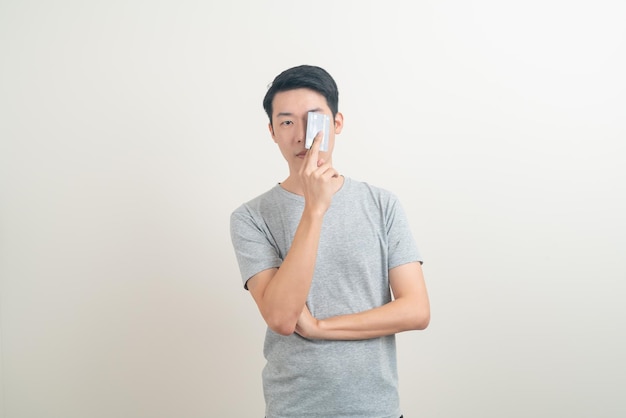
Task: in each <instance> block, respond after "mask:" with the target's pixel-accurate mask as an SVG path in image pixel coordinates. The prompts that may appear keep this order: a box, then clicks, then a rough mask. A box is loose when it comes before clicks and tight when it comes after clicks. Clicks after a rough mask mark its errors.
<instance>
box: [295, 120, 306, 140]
mask: <svg viewBox="0 0 626 418" xmlns="http://www.w3.org/2000/svg"><path fill="white" fill-rule="evenodd" d="M296 135H297V137H296V139H297V140H298V143H300V142H304V141H305V139H306V120H305V121H304V122H302V123H300V124H299V126H298V129H297V132H296Z"/></svg>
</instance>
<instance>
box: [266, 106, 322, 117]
mask: <svg viewBox="0 0 626 418" xmlns="http://www.w3.org/2000/svg"><path fill="white" fill-rule="evenodd" d="M308 112H322V108H321V107H316V108H315V109H310V110H308ZM281 116H293V113H292V112H278V113H277V114H276V117H277V118H279V117H281Z"/></svg>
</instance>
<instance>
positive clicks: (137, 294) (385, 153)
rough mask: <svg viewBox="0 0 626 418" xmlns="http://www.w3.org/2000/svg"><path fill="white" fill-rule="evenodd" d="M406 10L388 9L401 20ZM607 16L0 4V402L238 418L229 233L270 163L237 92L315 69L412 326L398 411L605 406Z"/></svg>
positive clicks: (621, 9)
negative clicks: (406, 276)
mask: <svg viewBox="0 0 626 418" xmlns="http://www.w3.org/2000/svg"><path fill="white" fill-rule="evenodd" d="M409 5H411V6H410V7H409ZM624 22H626V3H624V2H620V1H617V0H615V1H602V0H600V1H594V2H591V1H588V2H583V1H552V0H548V1H525V2H503V1H422V2H408V1H407V2H398V1H389V0H387V1H316V2H294V1H286V0H284V1H232V2H226V1H223V2H217V1H187V0H183V1H180V0H178V1H173V0H172V1H147V0H146V1H140V0H126V1H115V0H114V1H107V2H104V1H101V2H96V1H91V2H89V1H78V0H76V1H69V0H63V1H35V0H33V1H27V0H26V1H17V0H3V1H0V279H1V282H0V286H1V287H0V303H1V311H0V315H1V316H0V321H1V322H0V325H1V327H0V338H1V340H0V341H1V345H0V349H1V352H0V355H1V363H0V376H1V391H0V395H1V396H0V402H1V405H2V406H1V408H0V416H1V417H2V418H100V417H102V418H111V417H129V418H143V417H146V418H159V417H167V418H181V417H182V418H195V417H236V418H239V417H262V416H263V408H264V403H263V397H262V391H261V379H260V373H261V369H262V366H263V357H262V344H263V335H264V323H263V321H262V319H261V318H260V315H259V314H258V312H257V310H256V307H255V305H254V303H253V301H252V298H251V297H250V296H249V294H248V293H247V292H246V291H244V290H243V288H242V284H241V280H240V277H239V272H238V268H237V265H236V261H235V257H234V252H233V250H232V247H231V243H230V236H229V233H228V217H229V214H230V212H231V211H232V210H233V209H235V207H237V206H238V205H239V204H241V203H243V202H244V201H246V200H248V199H250V198H252V197H254V196H256V195H257V194H259V193H261V192H264V191H265V190H267V189H268V188H270V187H272V186H273V185H274V184H275V183H276V182H278V181H281V180H283V179H284V177H286V174H287V167H286V164H285V163H284V161H283V160H282V157H281V156H280V153H279V151H278V149H277V148H276V146H275V144H274V143H273V142H272V141H271V138H270V136H269V134H268V131H267V126H266V125H267V118H266V116H265V114H264V113H263V109H262V106H261V101H262V98H263V95H264V94H265V91H266V86H267V85H268V84H269V83H270V82H271V80H272V79H273V78H274V76H275V75H277V74H278V73H279V72H281V71H282V70H284V69H286V68H288V67H291V66H294V65H299V64H315V65H320V66H322V67H324V68H326V69H327V70H328V71H329V72H330V73H331V74H332V75H333V76H334V77H335V79H336V81H337V83H338V84H339V88H340V110H341V111H342V112H343V113H344V115H345V129H344V131H343V132H342V134H341V135H339V136H338V137H337V144H336V153H335V157H334V162H335V166H336V167H337V168H338V169H339V171H340V172H341V173H342V174H345V175H348V176H351V177H353V178H356V179H359V180H365V181H368V182H370V183H372V184H375V185H378V186H382V187H385V188H388V189H390V190H392V191H393V192H395V193H396V194H398V195H399V197H400V199H401V201H402V202H403V205H404V206H405V209H406V210H407V212H408V214H409V217H410V221H411V226H412V228H413V230H414V234H415V237H416V239H417V241H418V244H419V245H420V248H421V250H422V253H423V255H424V256H425V259H426V263H425V265H424V270H425V274H426V278H427V284H428V287H429V291H430V296H431V302H432V321H431V325H430V327H429V328H428V329H427V330H426V331H423V332H414V333H405V334H401V335H400V336H399V337H398V345H399V369H400V382H401V396H402V405H403V412H404V414H405V416H406V417H408V418H414V417H446V418H447V417H481V418H484V417H494V418H495V417H498V418H500V417H531V416H532V417H555V416H561V417H565V416H567V417H570V418H572V417H581V418H582V417H622V416H624V415H626V401H625V398H624V389H625V388H626V358H625V357H626V356H625V353H626V312H625V309H624V296H625V293H626V292H625V288H626V285H625V283H624V280H625V279H626V263H625V254H626V220H625V216H624V214H625V213H626V190H625V181H624V180H625V179H626V176H625V174H626V170H625V157H626V152H625V151H626V150H625V148H626V146H625V143H626V123H625V119H626V118H625V117H626V81H625V80H626V78H625V77H624V74H626V25H625V24H624Z"/></svg>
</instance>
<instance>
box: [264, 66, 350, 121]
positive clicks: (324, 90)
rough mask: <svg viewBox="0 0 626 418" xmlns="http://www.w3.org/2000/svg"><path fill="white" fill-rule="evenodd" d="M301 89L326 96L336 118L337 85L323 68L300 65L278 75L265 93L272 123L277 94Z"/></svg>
mask: <svg viewBox="0 0 626 418" xmlns="http://www.w3.org/2000/svg"><path fill="white" fill-rule="evenodd" d="M300 88H306V89H311V90H313V91H316V92H318V93H319V94H321V95H322V96H324V97H325V98H326V103H327V104H328V107H329V108H330V111H331V112H332V113H333V119H334V118H335V115H337V112H338V107H339V90H338V89H337V83H335V80H333V78H332V77H331V75H330V74H328V72H327V71H326V70H324V69H323V68H320V67H316V66H313V65H300V66H297V67H293V68H289V69H288V70H285V71H283V72H282V73H280V74H279V75H277V76H276V78H275V79H274V81H273V82H272V84H270V86H269V88H268V90H267V93H265V97H264V98H263V108H264V109H265V113H267V116H268V117H269V118H270V123H272V111H273V108H272V102H273V101H274V96H276V93H280V92H281V91H288V90H295V89H300Z"/></svg>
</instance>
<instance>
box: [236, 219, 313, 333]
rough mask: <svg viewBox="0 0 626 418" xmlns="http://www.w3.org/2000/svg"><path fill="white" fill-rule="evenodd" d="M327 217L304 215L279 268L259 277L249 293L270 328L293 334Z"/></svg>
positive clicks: (266, 271)
mask: <svg viewBox="0 0 626 418" xmlns="http://www.w3.org/2000/svg"><path fill="white" fill-rule="evenodd" d="M322 220H323V217H321V216H308V215H306V214H303V216H302V219H301V221H300V224H299V225H298V228H297V229H296V234H295V236H294V239H293V242H292V244H291V248H290V249H289V252H288V253H287V256H286V257H285V259H284V260H283V262H282V264H281V266H280V268H279V269H277V268H272V269H268V270H264V271H261V272H260V273H257V274H255V275H254V276H252V277H251V278H250V280H248V290H249V291H250V294H252V297H253V298H254V301H255V302H256V304H257V306H258V307H259V311H260V312H261V315H262V316H263V319H264V320H265V322H266V323H267V325H268V326H269V327H270V329H271V330H272V331H274V332H276V333H278V334H281V335H291V334H292V333H293V332H294V330H295V328H296V323H297V322H298V318H299V316H300V314H301V313H302V309H303V308H304V305H305V303H306V299H307V296H308V294H309V288H310V287H311V281H312V279H313V272H314V270H315V260H316V258H317V247H318V243H319V237H320V231H321V227H322Z"/></svg>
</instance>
